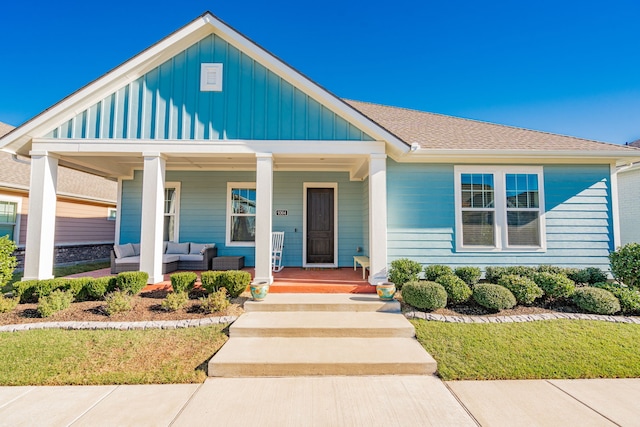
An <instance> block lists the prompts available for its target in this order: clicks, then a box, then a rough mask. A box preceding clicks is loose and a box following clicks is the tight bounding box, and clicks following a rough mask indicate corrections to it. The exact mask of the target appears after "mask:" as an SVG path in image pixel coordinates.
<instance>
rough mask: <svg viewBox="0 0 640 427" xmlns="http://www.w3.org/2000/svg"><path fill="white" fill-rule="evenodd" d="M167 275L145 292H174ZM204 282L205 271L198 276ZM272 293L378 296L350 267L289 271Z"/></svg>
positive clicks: (276, 278) (276, 276) (98, 273)
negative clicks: (202, 276)
mask: <svg viewBox="0 0 640 427" xmlns="http://www.w3.org/2000/svg"><path fill="white" fill-rule="evenodd" d="M243 271H248V272H249V273H251V278H252V279H253V278H255V269H254V268H253V267H249V268H244V269H243ZM174 273H177V271H174V272H172V273H169V274H165V275H164V278H163V281H162V282H160V283H156V284H153V285H147V287H146V288H145V289H144V290H143V292H148V291H151V290H167V289H170V288H171V279H170V276H171V274H174ZM195 273H196V274H197V275H198V279H199V278H200V273H202V272H201V271H196V272H195ZM105 276H111V272H110V269H109V268H103V269H101V270H94V271H88V272H85V273H79V274H74V275H72V276H69V277H105ZM269 292H270V293H352V294H363V293H375V292H376V288H375V286H372V285H370V284H369V282H368V281H367V280H363V279H362V271H361V269H360V268H358V269H357V270H354V269H353V268H350V267H345V268H335V269H305V268H299V267H289V268H285V269H284V270H282V271H280V272H279V273H273V283H272V284H271V286H270V288H269Z"/></svg>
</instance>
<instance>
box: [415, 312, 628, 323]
mask: <svg viewBox="0 0 640 427" xmlns="http://www.w3.org/2000/svg"><path fill="white" fill-rule="evenodd" d="M404 315H405V317H407V318H408V319H424V320H432V321H436V322H448V323H521V322H535V321H538V320H552V319H570V320H600V321H603V322H613V323H635V324H640V317H629V316H606V315H603V314H584V313H542V314H520V315H516V316H445V315H442V314H435V313H425V312H422V311H415V310H410V311H407V312H405V313H404Z"/></svg>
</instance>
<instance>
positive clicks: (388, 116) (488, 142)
mask: <svg viewBox="0 0 640 427" xmlns="http://www.w3.org/2000/svg"><path fill="white" fill-rule="evenodd" d="M345 102H346V103H348V104H349V105H351V106H352V107H353V108H355V109H356V110H358V111H359V112H361V113H362V114H364V115H365V116H367V117H368V118H370V119H371V120H373V121H374V122H376V123H377V124H378V125H380V126H382V127H383V128H385V129H386V130H387V131H389V132H391V133H392V134H394V135H395V136H397V137H398V138H400V139H401V140H402V141H404V142H406V143H407V144H409V145H411V144H414V143H417V144H419V145H420V147H421V148H424V149H453V150H465V149H468V150H527V151H531V150H542V151H550V150H558V151H560V150H562V151H627V152H628V151H629V150H630V148H629V147H626V146H623V145H616V144H608V143H605V142H598V141H591V140H588V139H581V138H575V137H572V136H564V135H557V134H552V133H547V132H540V131H534V130H529V129H523V128H517V127H511V126H505V125H498V124H494V123H487V122H481V121H476V120H470V119H463V118H459V117H452V116H445V115H442V114H434V113H427V112H424V111H417V110H409V109H406V108H399V107H389V106H386V105H379V104H372V103H368V102H361V101H352V100H345Z"/></svg>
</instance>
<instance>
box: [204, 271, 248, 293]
mask: <svg viewBox="0 0 640 427" xmlns="http://www.w3.org/2000/svg"><path fill="white" fill-rule="evenodd" d="M200 281H201V283H202V287H203V288H204V289H206V291H207V292H208V293H210V294H212V293H214V292H217V291H218V290H219V289H220V288H225V289H226V290H227V292H228V294H229V296H230V297H231V298H237V297H239V296H240V294H241V293H243V292H244V291H245V290H246V289H247V286H249V283H251V274H250V273H249V272H246V271H239V270H229V271H203V272H202V274H201V275H200Z"/></svg>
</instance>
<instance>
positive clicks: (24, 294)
mask: <svg viewBox="0 0 640 427" xmlns="http://www.w3.org/2000/svg"><path fill="white" fill-rule="evenodd" d="M38 282H39V280H25V281H23V282H15V283H14V284H13V285H12V286H13V295H14V296H16V297H18V299H19V300H20V303H22V304H25V303H29V302H37V301H38V297H37V296H36V285H37V284H38Z"/></svg>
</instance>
